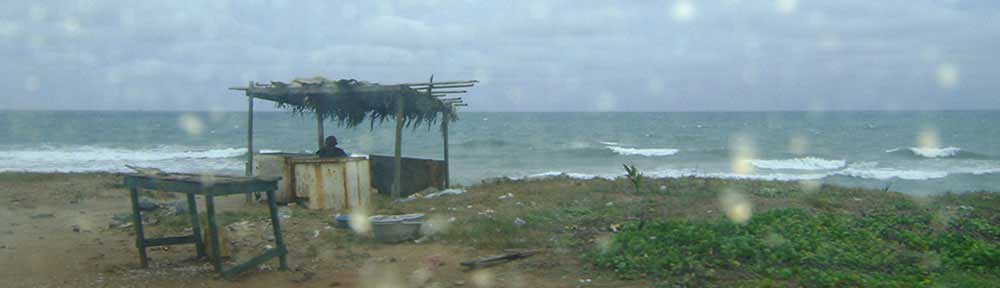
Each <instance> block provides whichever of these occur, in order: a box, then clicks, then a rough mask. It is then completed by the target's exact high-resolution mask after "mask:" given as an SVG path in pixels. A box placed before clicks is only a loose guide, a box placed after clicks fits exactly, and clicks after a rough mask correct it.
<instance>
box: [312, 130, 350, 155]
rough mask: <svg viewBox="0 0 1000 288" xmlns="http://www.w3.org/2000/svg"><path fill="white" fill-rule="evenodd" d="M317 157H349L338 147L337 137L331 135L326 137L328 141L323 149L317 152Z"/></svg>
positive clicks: (324, 142)
mask: <svg viewBox="0 0 1000 288" xmlns="http://www.w3.org/2000/svg"><path fill="white" fill-rule="evenodd" d="M316 155H319V157H320V158H335V157H347V152H344V149H340V148H339V147H337V137H334V136H332V135H331V136H328V137H326V141H323V148H320V149H319V151H316Z"/></svg>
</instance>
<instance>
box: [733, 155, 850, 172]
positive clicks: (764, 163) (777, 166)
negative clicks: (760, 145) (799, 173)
mask: <svg viewBox="0 0 1000 288" xmlns="http://www.w3.org/2000/svg"><path fill="white" fill-rule="evenodd" d="M750 164H751V165H753V166H754V167H757V168H761V169H771V170H833V169H840V168H844V167H847V161H844V160H827V159H822V158H816V157H805V158H794V159H782V160H758V159H754V160H751V161H750Z"/></svg>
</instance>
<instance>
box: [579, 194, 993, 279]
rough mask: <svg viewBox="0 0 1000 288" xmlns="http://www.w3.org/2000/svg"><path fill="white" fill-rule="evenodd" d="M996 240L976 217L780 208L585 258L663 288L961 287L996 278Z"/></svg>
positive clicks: (655, 231) (678, 229)
mask: <svg viewBox="0 0 1000 288" xmlns="http://www.w3.org/2000/svg"><path fill="white" fill-rule="evenodd" d="M941 224H943V225H941ZM630 225H631V226H632V227H633V228H634V227H635V226H636V224H635V223H632V224H630ZM998 239H1000V227H998V226H996V225H994V224H991V223H990V222H988V221H986V220H983V219H978V218H966V217H959V218H951V219H950V220H947V223H941V220H940V217H936V216H935V214H934V213H918V214H912V215H901V214H895V213H894V214H882V215H869V216H867V217H861V216H856V215H852V214H846V213H815V214H813V213H809V212H807V211H805V210H801V209H777V210H771V211H767V212H763V213H760V214H758V215H755V216H754V217H753V218H752V219H751V220H750V221H749V222H748V223H746V224H743V225H740V224H734V223H732V222H730V221H728V220H726V219H701V220H665V221H657V222H653V223H647V224H646V227H645V229H642V230H638V229H628V228H627V229H626V231H624V232H622V233H618V234H616V235H615V236H614V238H613V240H612V243H611V244H610V246H609V247H608V248H607V249H606V250H604V251H597V252H593V253H591V254H589V255H588V256H586V258H587V259H588V260H590V261H592V262H593V263H594V264H596V265H597V266H598V267H603V268H607V269H611V270H613V271H615V272H616V273H617V274H618V275H619V276H620V277H622V278H626V279H636V278H647V279H654V280H656V281H658V282H662V283H664V284H668V285H676V284H681V285H710V284H713V283H714V284H719V283H720V281H721V282H722V283H725V282H727V281H732V283H735V284H744V285H749V286H767V285H779V286H785V285H788V284H791V285H792V286H810V287H811V286H824V287H843V286H930V285H935V284H942V283H945V284H947V283H949V282H951V283H952V284H955V282H953V281H955V280H960V279H963V278H962V277H955V276H954V275H955V273H961V274H964V275H986V274H990V273H996V272H1000V269H998V268H1000V245H998V244H997V242H996V241H997V240H998ZM977 277H978V276H977Z"/></svg>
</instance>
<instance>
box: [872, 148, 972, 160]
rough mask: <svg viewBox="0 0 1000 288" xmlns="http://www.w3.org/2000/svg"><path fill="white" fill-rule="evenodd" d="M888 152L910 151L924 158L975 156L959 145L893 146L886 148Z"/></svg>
mask: <svg viewBox="0 0 1000 288" xmlns="http://www.w3.org/2000/svg"><path fill="white" fill-rule="evenodd" d="M885 152H886V153H909V154H911V155H913V156H917V157H922V158H948V157H956V156H959V155H963V154H964V155H967V156H975V155H972V154H971V153H967V152H965V151H962V148H958V147H944V148H920V147H908V148H892V149H889V150H885Z"/></svg>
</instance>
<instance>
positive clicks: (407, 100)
mask: <svg viewBox="0 0 1000 288" xmlns="http://www.w3.org/2000/svg"><path fill="white" fill-rule="evenodd" d="M477 82H478V81H475V80H471V81H450V82H434V76H431V79H430V81H429V82H425V83H404V84H392V85H381V84H378V83H370V82H364V81H357V80H354V79H341V80H329V79H326V78H323V77H313V78H299V79H295V80H293V81H291V82H290V83H285V82H278V81H271V82H270V83H267V84H262V83H254V82H250V84H249V85H247V87H233V88H229V89H231V90H241V91H244V92H245V93H246V96H247V97H248V99H249V103H248V104H249V107H248V112H249V113H248V117H247V152H248V153H247V168H246V173H247V175H252V174H253V167H252V166H253V165H252V163H253V99H254V98H257V99H264V100H268V101H273V102H275V105H277V106H278V107H284V108H289V109H291V110H292V111H294V112H297V113H305V112H313V113H315V115H316V128H317V131H316V132H317V133H316V134H317V135H316V136H317V137H316V140H317V141H316V142H317V145H318V146H320V147H322V146H323V134H324V133H323V132H324V130H323V121H324V120H325V119H332V120H336V121H337V122H338V123H340V125H343V126H346V127H355V126H358V125H359V124H361V123H362V122H364V120H365V119H366V118H368V119H370V120H371V121H370V122H371V125H372V128H374V125H375V122H379V123H381V122H384V121H385V120H386V119H387V118H394V120H395V122H396V137H395V138H396V139H395V153H394V154H395V157H394V158H395V164H394V170H395V172H394V174H395V175H394V177H393V178H394V181H393V183H394V184H393V187H394V188H393V191H392V194H393V195H394V196H398V195H399V187H400V177H401V176H400V167H401V166H402V164H401V163H402V162H401V157H402V148H401V146H402V139H401V138H402V133H401V130H402V129H403V127H404V126H412V127H416V126H419V125H421V124H427V125H432V124H434V123H436V122H439V121H438V120H439V119H440V123H441V133H442V136H443V137H444V145H443V150H444V162H445V186H447V185H448V180H447V177H448V176H447V174H448V168H447V163H448V122H452V121H455V120H456V119H457V117H456V115H455V108H456V107H460V106H467V105H466V104H464V103H462V98H458V97H454V98H443V97H445V96H448V94H460V93H465V90H449V89H454V88H464V87H472V86H473V85H475V83H477ZM439 117H440V118H439Z"/></svg>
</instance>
